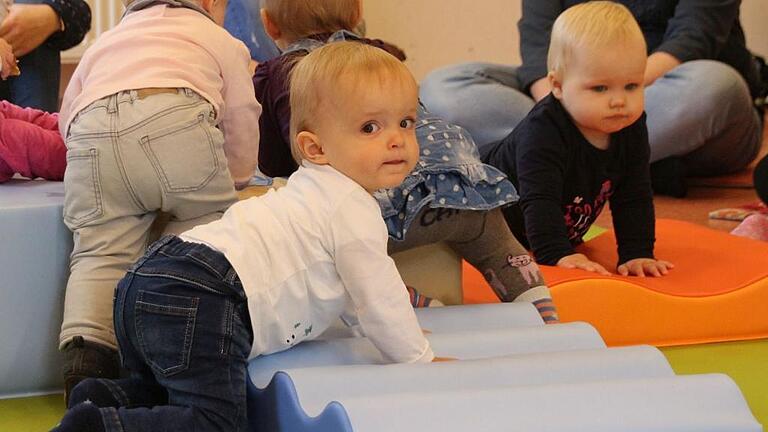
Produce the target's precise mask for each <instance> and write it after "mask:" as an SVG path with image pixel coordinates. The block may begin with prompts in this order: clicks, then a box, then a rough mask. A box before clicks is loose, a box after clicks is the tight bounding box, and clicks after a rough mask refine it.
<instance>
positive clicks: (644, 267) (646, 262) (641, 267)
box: [616, 258, 675, 277]
mask: <svg viewBox="0 0 768 432" xmlns="http://www.w3.org/2000/svg"><path fill="white" fill-rule="evenodd" d="M673 268H675V265H674V264H672V263H671V262H669V261H664V260H657V259H653V258H635V259H631V260H629V261H627V262H625V263H624V264H622V265H620V266H619V267H618V268H617V269H616V270H617V271H618V272H619V274H620V275H622V276H629V275H632V276H641V277H645V275H650V276H657V277H658V276H663V275H665V274H667V273H669V271H670V270H672V269H673Z"/></svg>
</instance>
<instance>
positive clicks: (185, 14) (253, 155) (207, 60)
mask: <svg viewBox="0 0 768 432" xmlns="http://www.w3.org/2000/svg"><path fill="white" fill-rule="evenodd" d="M249 60H250V56H249V54H248V49H247V48H246V47H245V45H244V44H243V43H242V42H240V41H239V40H237V39H235V38H233V37H232V36H230V35H229V33H227V31H226V30H224V29H223V28H222V27H219V26H218V25H216V23H214V22H213V21H211V20H210V19H209V18H207V17H206V16H204V15H203V14H201V13H200V12H197V11H194V10H191V9H187V8H172V7H168V6H166V5H157V6H152V7H149V8H146V9H142V10H138V11H136V12H132V13H130V14H129V15H127V16H125V17H124V18H123V20H122V21H120V24H118V25H117V27H115V28H114V29H112V30H110V31H108V32H106V33H104V34H102V35H101V36H99V38H98V39H97V40H96V42H95V43H94V44H93V46H91V47H90V48H88V50H87V51H86V53H85V55H84V56H83V58H82V60H81V61H80V64H79V65H78V67H77V69H76V70H75V73H74V75H73V76H72V79H71V81H70V83H69V86H68V87H67V90H66V92H65V93H64V101H63V103H62V107H61V111H60V122H59V128H60V130H61V134H62V136H64V137H66V132H67V130H68V128H69V123H70V122H71V121H72V119H73V118H74V117H75V115H76V114H77V113H78V112H79V111H80V110H82V109H83V108H85V107H87V106H88V105H90V104H91V103H92V102H95V101H97V100H99V99H102V98H104V97H107V96H109V95H112V94H115V93H118V92H120V91H123V90H133V89H141V88H157V87H159V88H190V89H192V90H194V91H196V92H197V93H198V94H200V95H201V96H202V97H204V98H205V99H207V100H208V101H209V102H210V103H211V104H212V105H213V106H214V108H215V109H216V112H217V120H218V122H219V127H220V128H221V130H222V131H223V132H224V136H225V139H226V141H225V144H224V151H225V153H226V155H227V160H228V162H229V170H230V172H231V174H232V178H233V180H234V181H235V183H236V184H242V183H245V182H247V181H248V179H250V177H251V176H252V175H253V172H254V170H255V169H256V164H257V158H258V154H259V115H260V114H261V105H259V103H258V102H257V101H256V98H255V96H254V91H253V83H252V81H251V74H250V72H249V70H248V62H249Z"/></svg>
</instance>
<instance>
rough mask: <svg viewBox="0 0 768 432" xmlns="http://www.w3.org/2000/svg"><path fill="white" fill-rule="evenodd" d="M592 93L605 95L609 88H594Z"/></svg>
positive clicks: (602, 86)
mask: <svg viewBox="0 0 768 432" xmlns="http://www.w3.org/2000/svg"><path fill="white" fill-rule="evenodd" d="M592 91H593V92H595V93H604V92H606V91H608V86H604V85H598V86H594V87H592Z"/></svg>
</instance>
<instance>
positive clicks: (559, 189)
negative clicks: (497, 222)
mask: <svg viewBox="0 0 768 432" xmlns="http://www.w3.org/2000/svg"><path fill="white" fill-rule="evenodd" d="M649 156H650V146H649V145H648V132H647V128H646V125H645V114H643V115H642V116H641V117H640V119H638V120H637V121H636V122H635V123H634V124H632V125H630V126H627V127H626V128H624V129H622V130H621V131H619V132H616V133H613V134H611V137H610V146H609V148H608V149H607V150H600V149H598V148H596V147H594V146H593V145H592V144H590V143H589V142H588V141H587V140H586V138H584V136H583V135H582V133H581V131H579V129H578V128H577V127H576V125H575V124H574V123H573V121H572V120H571V118H570V116H569V115H568V113H567V112H566V111H565V109H564V108H563V106H562V105H561V104H560V101H558V100H557V99H556V98H555V97H553V96H552V95H551V94H550V95H549V96H547V97H545V98H544V99H542V100H541V101H540V102H539V103H538V104H536V106H535V107H534V108H533V109H532V110H531V112H530V113H529V114H528V116H527V117H526V118H525V119H523V121H522V122H521V123H520V124H519V125H518V126H517V127H516V128H515V129H514V130H513V131H512V133H511V134H509V136H507V137H506V138H505V139H504V140H502V141H501V142H500V143H498V144H496V145H494V146H491V148H490V150H489V151H487V152H486V153H485V154H484V155H483V162H486V163H489V164H491V165H493V166H495V167H497V168H499V169H500V170H501V171H503V172H504V173H506V174H507V175H508V176H509V178H510V180H512V182H513V183H514V184H515V186H516V187H517V190H518V191H519V193H520V201H519V202H518V203H517V204H516V205H513V206H511V207H510V208H508V209H507V210H506V212H505V217H507V222H508V223H509V225H510V228H511V229H512V231H513V232H514V234H515V236H516V237H517V238H518V239H520V240H521V241H522V242H524V243H526V244H528V245H529V246H530V248H531V250H532V252H533V255H534V257H535V258H536V261H537V262H538V263H540V264H547V265H555V264H557V262H558V260H560V258H562V257H564V256H566V255H571V254H573V253H575V252H574V249H573V248H574V246H575V245H577V244H579V243H581V242H582V237H583V236H584V234H586V232H587V230H588V229H589V227H590V226H591V225H592V223H594V221H595V219H597V217H598V215H599V214H600V212H601V210H602V209H603V206H604V204H605V203H606V201H609V202H610V206H611V212H612V217H613V225H614V230H615V232H616V238H617V243H618V254H619V264H622V263H624V262H626V261H629V260H631V259H634V258H653V246H654V242H655V219H654V209H653V195H652V192H651V182H650V175H649V171H648V159H649ZM521 222H522V223H521Z"/></svg>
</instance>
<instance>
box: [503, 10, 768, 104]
mask: <svg viewBox="0 0 768 432" xmlns="http://www.w3.org/2000/svg"><path fill="white" fill-rule="evenodd" d="M586 1H587V0H523V14H522V18H521V19H520V21H519V22H518V28H519V30H520V53H521V55H522V58H523V64H522V66H521V67H520V69H519V70H518V74H519V76H520V80H521V83H522V85H523V88H524V89H525V90H526V91H528V90H529V89H530V86H531V84H533V83H534V82H535V81H537V80H538V79H540V78H543V77H545V76H546V75H547V51H548V50H549V40H550V34H551V32H552V24H554V22H555V19H556V18H557V16H558V15H559V14H560V13H561V12H562V11H564V10H565V9H567V8H569V7H571V6H574V5H577V4H579V3H585V2H586ZM616 2H617V3H621V4H623V5H624V6H626V7H627V8H628V9H629V10H630V11H631V12H632V15H634V17H635V19H637V21H638V24H640V29H641V30H642V31H643V35H644V36H645V41H646V43H647V45H648V52H649V53H653V52H656V51H662V52H666V53H668V54H671V55H672V56H674V57H675V58H677V59H678V60H680V61H681V62H686V61H691V60H702V59H708V60H718V61H721V62H723V63H726V64H728V65H730V66H732V67H733V68H734V69H736V70H737V71H739V73H740V74H741V75H742V76H743V77H744V79H745V80H746V82H747V84H748V85H749V90H750V92H751V93H752V95H753V96H757V94H758V93H759V91H760V86H761V84H760V79H759V77H758V74H757V69H756V67H755V64H754V61H753V58H752V54H751V53H750V52H749V50H748V49H747V46H746V40H745V38H744V31H743V30H742V28H741V23H740V22H739V6H740V5H741V0H616ZM702 85H705V83H702Z"/></svg>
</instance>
